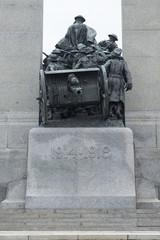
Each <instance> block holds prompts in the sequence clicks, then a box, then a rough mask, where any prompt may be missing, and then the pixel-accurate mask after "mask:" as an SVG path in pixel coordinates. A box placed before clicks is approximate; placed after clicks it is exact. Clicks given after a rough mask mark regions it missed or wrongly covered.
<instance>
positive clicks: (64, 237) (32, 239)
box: [29, 231, 77, 240]
mask: <svg viewBox="0 0 160 240" xmlns="http://www.w3.org/2000/svg"><path fill="white" fill-rule="evenodd" d="M29 240H77V235H76V234H73V235H72V234H69V231H67V233H65V234H62V233H60V234H57V233H55V234H54V233H50V232H48V233H44V232H39V233H38V234H32V235H29Z"/></svg>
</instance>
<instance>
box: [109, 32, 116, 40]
mask: <svg viewBox="0 0 160 240" xmlns="http://www.w3.org/2000/svg"><path fill="white" fill-rule="evenodd" d="M108 37H114V38H115V39H116V41H118V37H117V35H116V34H114V33H111V34H108Z"/></svg>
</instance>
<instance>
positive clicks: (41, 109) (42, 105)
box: [39, 70, 48, 125]
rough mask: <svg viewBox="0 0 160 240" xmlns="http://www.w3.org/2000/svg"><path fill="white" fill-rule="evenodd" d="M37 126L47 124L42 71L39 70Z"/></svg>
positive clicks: (44, 83)
mask: <svg viewBox="0 0 160 240" xmlns="http://www.w3.org/2000/svg"><path fill="white" fill-rule="evenodd" d="M39 86H40V87H39V92H40V96H39V125H41V124H42V125H44V124H46V123H47V122H48V110H47V93H46V82H45V75H44V71H43V70H40V79H39Z"/></svg>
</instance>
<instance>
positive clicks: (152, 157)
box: [122, 0, 160, 207]
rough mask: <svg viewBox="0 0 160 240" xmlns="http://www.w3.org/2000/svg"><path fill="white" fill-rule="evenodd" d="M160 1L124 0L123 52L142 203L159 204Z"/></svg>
mask: <svg viewBox="0 0 160 240" xmlns="http://www.w3.org/2000/svg"><path fill="white" fill-rule="evenodd" d="M159 12H160V1H159V0H134V1H133V0H122V21H123V27H122V28H123V52H124V57H125V59H126V61H127V62H128V65H129V69H130V71H131V73H132V77H133V90H132V91H131V92H128V93H127V94H126V109H127V113H126V116H127V126H128V127H130V128H131V129H132V130H133V133H134V140H135V146H136V164H137V198H138V206H139V207H156V206H159V193H160V188H159V186H160V157H159V156H160V151H159V147H160V81H159V79H160V77H159V76H160V44H159V40H160V14H159Z"/></svg>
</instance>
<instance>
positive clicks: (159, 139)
mask: <svg viewBox="0 0 160 240" xmlns="http://www.w3.org/2000/svg"><path fill="white" fill-rule="evenodd" d="M157 147H158V148H159V147H160V124H157Z"/></svg>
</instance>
